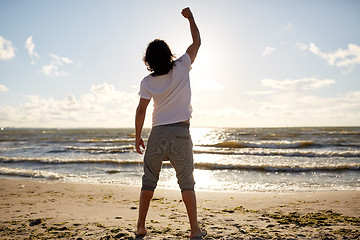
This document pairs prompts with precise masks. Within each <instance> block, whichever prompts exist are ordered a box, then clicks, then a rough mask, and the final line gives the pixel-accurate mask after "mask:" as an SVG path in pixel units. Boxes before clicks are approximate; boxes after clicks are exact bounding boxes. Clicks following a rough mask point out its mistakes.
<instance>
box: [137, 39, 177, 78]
mask: <svg viewBox="0 0 360 240" xmlns="http://www.w3.org/2000/svg"><path fill="white" fill-rule="evenodd" d="M174 57H175V56H174V55H173V54H172V53H171V50H170V48H169V46H168V45H167V44H166V42H165V41H163V40H160V39H155V40H154V41H152V42H151V43H149V45H148V47H147V49H146V52H145V56H144V62H145V65H146V66H147V69H148V70H149V71H151V72H153V73H152V75H153V76H158V75H164V74H167V73H168V72H169V71H170V70H171V69H172V67H173V65H174V60H173V59H174Z"/></svg>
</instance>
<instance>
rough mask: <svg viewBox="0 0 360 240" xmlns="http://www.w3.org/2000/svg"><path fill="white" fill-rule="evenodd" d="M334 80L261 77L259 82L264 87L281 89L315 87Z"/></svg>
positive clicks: (329, 83)
mask: <svg viewBox="0 0 360 240" xmlns="http://www.w3.org/2000/svg"><path fill="white" fill-rule="evenodd" d="M334 83H335V80H332V79H323V80H320V79H317V78H302V79H295V80H291V79H285V80H274V79H262V80H261V84H262V85H263V86H265V87H270V88H273V89H281V90H309V89H315V88H321V87H324V86H328V85H331V84H334Z"/></svg>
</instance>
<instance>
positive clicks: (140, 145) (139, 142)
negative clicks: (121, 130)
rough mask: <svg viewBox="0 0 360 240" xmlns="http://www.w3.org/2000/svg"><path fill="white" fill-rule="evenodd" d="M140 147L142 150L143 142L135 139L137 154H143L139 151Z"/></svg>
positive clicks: (140, 139)
mask: <svg viewBox="0 0 360 240" xmlns="http://www.w3.org/2000/svg"><path fill="white" fill-rule="evenodd" d="M140 147H142V148H143V149H145V144H144V141H143V140H142V138H141V137H140V138H136V140H135V148H136V151H137V153H139V154H143V152H142V151H141V149H140Z"/></svg>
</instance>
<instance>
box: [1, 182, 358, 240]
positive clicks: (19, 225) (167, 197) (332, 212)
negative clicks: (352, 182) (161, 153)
mask: <svg viewBox="0 0 360 240" xmlns="http://www.w3.org/2000/svg"><path fill="white" fill-rule="evenodd" d="M0 189H1V191H0V192H1V194H0V199H1V200H0V203H1V209H0V216H1V221H0V237H1V239H25V238H29V237H30V236H32V237H34V238H60V239H101V238H105V239H133V236H134V235H133V231H134V230H135V227H136V220H137V213H138V210H137V208H138V199H139V193H140V187H138V186H119V185H110V184H109V185H107V184H92V183H91V184H87V183H67V182H60V181H56V180H54V181H41V180H40V179H39V180H37V179H5V178H1V179H0ZM196 194H197V201H198V215H199V222H200V224H201V225H202V226H203V227H204V228H206V229H207V231H208V237H207V239H252V238H260V239H262V238H270V237H277V238H284V239H287V238H294V239H321V238H323V237H324V236H328V237H331V236H333V237H334V239H338V238H343V237H344V236H346V237H348V239H356V238H359V237H360V232H359V226H360V218H359V216H360V191H331V192H278V193H276V192H238V193H236V192H208V191H196ZM147 227H148V229H149V234H148V236H146V237H145V238H144V239H162V238H166V239H185V238H186V236H188V234H189V225H188V220H187V215H186V210H185V206H184V204H183V203H182V200H181V193H180V190H173V189H161V188H159V189H156V190H155V194H154V199H153V200H152V202H151V205H150V210H149V214H148V217H147ZM329 239H331V238H329Z"/></svg>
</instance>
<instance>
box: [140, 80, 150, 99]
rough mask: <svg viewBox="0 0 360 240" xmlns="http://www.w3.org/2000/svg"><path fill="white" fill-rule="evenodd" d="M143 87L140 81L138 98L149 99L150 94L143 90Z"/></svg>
mask: <svg viewBox="0 0 360 240" xmlns="http://www.w3.org/2000/svg"><path fill="white" fill-rule="evenodd" d="M144 85H145V83H144V81H141V83H140V91H139V96H140V97H141V98H145V99H151V94H150V92H149V91H148V90H147V89H146V88H145V86H144Z"/></svg>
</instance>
